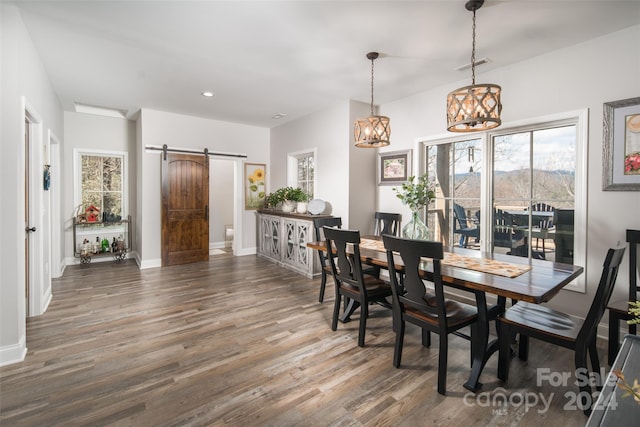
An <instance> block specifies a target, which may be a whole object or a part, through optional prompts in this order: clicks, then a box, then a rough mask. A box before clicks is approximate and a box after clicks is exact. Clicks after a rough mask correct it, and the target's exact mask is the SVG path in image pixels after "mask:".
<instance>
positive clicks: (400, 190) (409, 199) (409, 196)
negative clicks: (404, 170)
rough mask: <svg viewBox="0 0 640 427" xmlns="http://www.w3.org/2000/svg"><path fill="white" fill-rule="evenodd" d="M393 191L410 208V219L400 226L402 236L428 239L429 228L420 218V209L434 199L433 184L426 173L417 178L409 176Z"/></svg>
mask: <svg viewBox="0 0 640 427" xmlns="http://www.w3.org/2000/svg"><path fill="white" fill-rule="evenodd" d="M393 191H395V192H396V197H397V198H398V199H400V201H401V202H402V203H403V204H405V205H407V206H408V207H409V209H411V221H409V222H408V223H407V224H406V225H405V226H404V227H402V236H403V237H405V238H408V239H416V240H428V239H429V229H428V228H427V226H426V224H425V223H424V222H423V221H422V219H421V218H420V209H422V208H424V207H426V206H428V205H429V202H431V200H433V199H435V197H436V192H435V188H434V184H433V183H432V182H430V181H429V179H428V177H427V175H426V174H425V175H422V176H420V177H418V179H417V180H416V177H415V176H410V177H409V179H408V180H407V181H406V182H404V183H403V184H402V186H401V187H394V188H393Z"/></svg>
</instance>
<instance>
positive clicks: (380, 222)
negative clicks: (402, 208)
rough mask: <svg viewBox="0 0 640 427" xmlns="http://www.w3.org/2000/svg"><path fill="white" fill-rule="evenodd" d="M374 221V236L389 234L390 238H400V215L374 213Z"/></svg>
mask: <svg viewBox="0 0 640 427" xmlns="http://www.w3.org/2000/svg"><path fill="white" fill-rule="evenodd" d="M374 220H375V227H374V229H373V234H374V235H376V236H382V235H383V234H391V235H392V236H400V223H401V222H402V215H401V214H399V213H388V212H376V213H375V214H374Z"/></svg>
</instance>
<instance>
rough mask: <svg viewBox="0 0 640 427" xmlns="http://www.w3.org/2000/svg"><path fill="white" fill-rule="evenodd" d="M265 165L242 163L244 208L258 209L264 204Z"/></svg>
mask: <svg viewBox="0 0 640 427" xmlns="http://www.w3.org/2000/svg"><path fill="white" fill-rule="evenodd" d="M266 166H267V165H265V164H263V163H245V165H244V176H245V191H244V208H245V209H247V210H251V209H259V208H261V207H262V206H263V205H264V198H265V195H266V192H265V170H266Z"/></svg>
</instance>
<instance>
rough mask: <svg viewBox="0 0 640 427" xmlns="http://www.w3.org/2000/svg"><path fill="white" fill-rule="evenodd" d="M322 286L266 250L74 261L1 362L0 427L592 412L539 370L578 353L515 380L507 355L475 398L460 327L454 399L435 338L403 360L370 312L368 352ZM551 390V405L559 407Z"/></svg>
mask: <svg viewBox="0 0 640 427" xmlns="http://www.w3.org/2000/svg"><path fill="white" fill-rule="evenodd" d="M319 283H320V280H319V279H315V280H310V279H307V278H304V277H303V276H300V275H298V274H296V273H293V272H290V271H288V270H286V269H283V268H280V267H278V266H276V265H274V264H272V263H271V262H268V261H266V260H264V259H262V258H258V257H255V256H244V257H233V256H232V255H230V254H224V255H216V256H212V257H211V260H210V261H209V262H203V263H197V264H189V265H183V266H173V267H167V268H156V269H148V270H138V268H137V267H136V265H135V264H134V263H133V261H128V262H126V263H124V264H113V263H101V264H91V265H90V266H72V267H68V268H67V269H66V271H65V273H64V276H63V277H62V278H60V279H56V280H54V283H53V294H54V295H53V300H52V302H51V304H50V306H49V309H48V310H47V312H46V313H45V314H44V315H42V316H39V317H35V318H31V319H29V320H28V322H27V346H28V349H29V352H28V354H27V357H26V359H25V361H24V362H22V363H18V364H14V365H10V366H5V367H3V368H0V425H1V426H3V427H5V426H7V427H8V426H39V427H40V426H54V425H59V426H73V425H88V426H103V425H110V426H184V425H189V426H209V425H214V426H217V425H231V426H243V427H245V426H329V425H331V426H360V425H366V426H476V425H496V426H509V425H518V426H537V427H538V426H541V425H544V426H545V427H551V426H563V427H564V426H582V425H584V423H585V422H586V417H585V416H584V415H583V413H582V412H581V411H580V410H577V409H575V408H572V407H571V396H572V395H575V394H576V393H577V391H578V389H577V387H576V386H574V385H573V379H571V380H569V383H568V384H567V385H566V386H561V385H560V386H551V385H550V384H549V382H548V381H542V382H541V384H538V385H536V383H537V382H540V381H537V376H536V372H537V371H536V368H547V369H549V370H550V371H551V372H572V364H573V357H572V353H571V352H569V351H565V350H562V349H557V348H555V347H552V346H549V345H546V344H544V343H538V342H534V341H532V345H531V354H530V357H529V363H524V362H521V361H519V360H517V359H516V360H514V361H513V363H512V365H511V369H512V371H511V376H510V379H509V382H508V384H506V385H505V384H502V383H501V382H500V381H499V380H497V378H496V365H497V354H496V355H494V356H492V358H491V359H490V360H489V361H488V363H487V367H486V368H485V370H484V373H483V375H482V378H481V380H482V381H483V383H484V387H483V390H482V392H480V393H478V394H477V395H474V394H472V393H469V392H468V391H467V390H466V389H464V388H463V387H462V384H463V383H464V381H465V380H466V377H467V375H468V374H469V364H470V360H469V359H470V356H469V343H468V342H467V341H465V340H463V339H461V338H458V337H455V336H452V337H450V343H449V348H450V352H449V369H448V377H447V391H448V394H447V396H441V395H439V394H438V393H437V392H436V381H437V360H438V339H439V338H438V337H437V336H433V343H432V347H431V348H424V347H422V346H421V345H420V333H419V330H418V329H417V328H414V327H412V325H408V326H407V337H406V339H405V347H404V354H403V359H402V362H403V365H402V368H401V369H396V368H394V367H393V366H392V364H391V360H392V356H393V342H394V334H393V332H392V330H391V316H390V312H389V311H388V310H387V309H385V308H383V307H381V306H373V307H372V309H371V316H370V320H369V321H368V327H367V335H366V346H365V347H364V348H360V347H358V346H357V336H358V322H357V319H358V317H357V316H358V313H359V311H358V312H356V314H355V315H354V317H353V320H352V321H351V322H350V323H347V324H342V323H340V324H339V325H338V330H337V331H335V332H332V331H331V330H330V325H331V312H332V307H333V286H332V285H330V286H328V289H327V296H326V298H325V302H324V303H322V304H321V303H318V301H317V298H318V286H319ZM601 354H602V355H603V356H604V349H602V350H601ZM603 360H604V359H603ZM538 372H539V371H538ZM541 396H542V398H544V399H545V402H546V401H548V400H550V405H549V407H548V408H547V409H545V408H546V406H545V403H544V402H543V401H541ZM534 397H536V399H537V402H535V401H534V400H533V398H534ZM505 398H506V401H507V404H506V405H501V403H502V402H504V401H505ZM526 402H528V403H529V407H527V405H526Z"/></svg>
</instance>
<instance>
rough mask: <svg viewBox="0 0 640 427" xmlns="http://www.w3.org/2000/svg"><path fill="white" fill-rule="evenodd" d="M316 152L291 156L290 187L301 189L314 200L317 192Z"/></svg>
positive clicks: (292, 154)
mask: <svg viewBox="0 0 640 427" xmlns="http://www.w3.org/2000/svg"><path fill="white" fill-rule="evenodd" d="M315 157H316V154H315V150H314V151H310V152H309V151H306V152H301V153H291V154H289V162H288V163H289V179H288V182H289V185H290V186H292V187H300V188H302V189H303V190H304V192H305V193H307V194H308V195H309V200H311V199H313V194H314V190H315V169H316V164H315Z"/></svg>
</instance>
